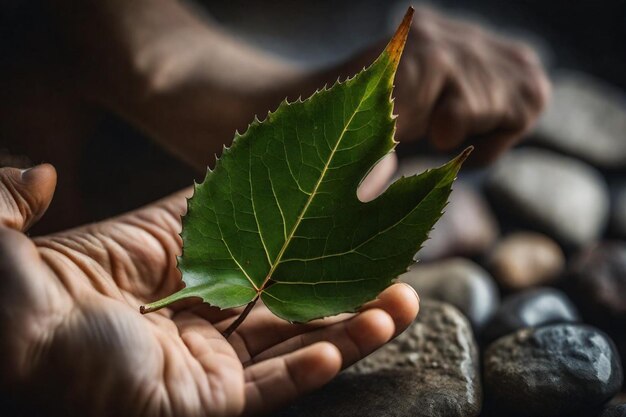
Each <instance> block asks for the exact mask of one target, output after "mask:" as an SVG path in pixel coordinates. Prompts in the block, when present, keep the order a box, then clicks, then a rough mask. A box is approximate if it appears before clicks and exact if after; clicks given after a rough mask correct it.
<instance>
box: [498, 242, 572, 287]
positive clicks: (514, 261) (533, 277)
mask: <svg viewBox="0 0 626 417" xmlns="http://www.w3.org/2000/svg"><path fill="white" fill-rule="evenodd" d="M488 264H489V270H490V271H491V273H492V274H493V276H494V278H495V279H496V280H497V281H498V282H499V283H500V284H501V285H502V286H503V287H505V288H508V289H514V290H520V289H524V288H528V287H533V286H536V285H542V284H546V283H549V282H551V281H553V280H555V279H556V278H558V276H559V275H560V273H561V272H562V271H563V268H564V266H565V255H564V254H563V251H562V250H561V248H560V247H559V245H558V244H557V243H556V242H554V241H553V240H552V239H550V238H549V237H547V236H545V235H542V234H540V233H530V232H520V233H514V234H511V235H509V236H507V237H506V238H504V239H503V240H502V241H500V242H498V244H497V245H496V247H495V248H494V249H493V251H492V252H491V254H490V256H489V260H488Z"/></svg>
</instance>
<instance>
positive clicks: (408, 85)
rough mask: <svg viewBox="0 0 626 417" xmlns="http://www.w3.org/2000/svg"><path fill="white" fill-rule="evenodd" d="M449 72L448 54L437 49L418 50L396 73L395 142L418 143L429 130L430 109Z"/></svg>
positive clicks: (421, 48) (437, 46)
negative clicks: (396, 137) (410, 141)
mask: <svg viewBox="0 0 626 417" xmlns="http://www.w3.org/2000/svg"><path fill="white" fill-rule="evenodd" d="M449 69H450V56H449V52H448V51H446V50H445V49H444V48H442V47H441V46H440V45H437V44H434V45H432V46H430V47H424V46H421V47H420V48H418V49H417V51H416V52H415V54H414V55H409V56H408V57H407V61H406V62H405V64H403V65H401V66H400V68H399V69H398V71H399V72H398V77H397V78H398V88H397V93H396V97H397V105H398V109H397V113H398V115H399V116H398V123H397V126H398V138H399V139H400V140H412V139H419V138H421V137H423V136H424V134H425V133H426V130H427V128H428V124H429V123H428V122H429V120H430V118H431V115H432V112H433V109H434V108H435V105H436V103H437V97H439V96H440V95H441V93H442V91H443V89H444V86H445V84H446V80H447V77H448V73H449Z"/></svg>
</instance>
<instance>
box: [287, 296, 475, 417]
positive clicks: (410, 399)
mask: <svg viewBox="0 0 626 417" xmlns="http://www.w3.org/2000/svg"><path fill="white" fill-rule="evenodd" d="M480 406H481V386H480V377H479V375H478V352H477V348H476V345H475V342H474V339H473V335H472V330H471V328H470V326H469V323H468V322H467V320H466V319H465V318H464V317H463V315H462V314H461V313H460V312H459V311H458V310H457V309H456V308H454V307H452V306H451V305H449V304H445V303H439V302H435V301H427V300H425V301H423V302H422V305H421V308H420V314H419V316H418V318H417V320H416V321H415V322H414V323H413V324H412V325H411V326H410V327H409V328H408V329H407V330H406V331H405V332H404V333H403V334H401V335H400V336H398V337H397V338H396V339H395V340H394V341H392V342H390V343H388V344H387V345H385V346H384V347H383V348H381V349H379V350H378V351H376V352H375V353H373V354H372V355H370V356H368V357H367V358H365V359H364V360H362V361H361V362H359V363H357V364H356V365H354V366H353V367H352V368H349V369H348V370H346V371H344V372H343V373H342V374H341V375H340V376H339V377H338V378H337V379H336V380H334V381H333V382H331V383H330V384H329V385H327V386H326V387H325V388H322V389H321V390H319V391H316V392H314V393H312V394H309V395H307V396H305V397H303V398H302V399H301V400H299V401H298V402H297V403H296V404H294V405H293V406H291V407H289V408H287V409H286V410H283V411H282V412H281V413H279V414H278V415H279V416H290V417H291V416H293V417H296V416H297V417H308V416H316V417H317V416H324V417H380V416H386V417H387V416H389V417H421V416H423V417H426V416H428V417H439V416H441V417H444V416H445V417H457V416H458V417H460V416H464V417H470V416H477V415H478V414H479V412H480Z"/></svg>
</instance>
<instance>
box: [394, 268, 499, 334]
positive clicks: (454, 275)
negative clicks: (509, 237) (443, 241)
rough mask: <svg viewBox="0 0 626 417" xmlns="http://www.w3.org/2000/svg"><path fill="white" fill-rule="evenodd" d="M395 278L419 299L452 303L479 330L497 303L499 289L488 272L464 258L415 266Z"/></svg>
mask: <svg viewBox="0 0 626 417" xmlns="http://www.w3.org/2000/svg"><path fill="white" fill-rule="evenodd" d="M398 279H399V280H400V281H402V282H406V283H407V284H409V285H411V286H412V287H413V288H415V290H416V291H417V293H418V294H419V295H420V297H421V298H422V299H433V300H438V301H443V302H447V303H450V304H452V305H453V306H455V307H456V308H458V309H459V310H461V312H462V313H463V314H465V316H466V317H467V318H468V319H469V321H470V323H471V324H472V327H473V328H474V329H475V330H476V331H479V330H480V329H481V328H482V326H484V324H485V323H486V322H487V320H489V318H490V317H491V315H492V314H493V313H494V311H495V310H496V309H497V308H498V305H499V304H500V296H499V294H498V289H497V287H496V285H495V283H494V281H493V279H492V278H491V276H490V275H489V273H488V272H487V271H485V270H484V269H483V268H481V267H480V266H479V265H477V264H476V263H474V262H472V261H470V260H469V259H464V258H450V259H446V260H443V261H438V262H432V263H425V264H416V265H414V266H413V267H412V268H411V269H410V270H409V272H407V273H405V274H402V275H400V277H398Z"/></svg>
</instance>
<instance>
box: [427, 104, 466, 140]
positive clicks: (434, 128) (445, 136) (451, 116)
mask: <svg viewBox="0 0 626 417" xmlns="http://www.w3.org/2000/svg"><path fill="white" fill-rule="evenodd" d="M470 119H471V114H470V108H469V106H468V103H467V102H466V101H464V100H463V99H462V97H461V96H460V95H459V94H458V93H451V92H444V93H443V96H442V97H440V98H439V100H438V104H437V105H436V106H435V109H434V110H433V115H432V117H431V120H430V127H429V129H428V132H429V133H428V135H429V137H430V140H431V142H432V143H433V145H435V147H436V148H437V149H439V150H440V151H443V152H446V151H450V150H452V149H454V148H456V147H458V146H459V145H460V144H461V143H462V142H463V141H464V140H465V138H466V136H467V130H468V125H467V123H468V121H469V120H470Z"/></svg>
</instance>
